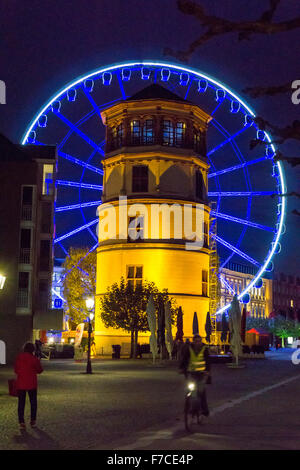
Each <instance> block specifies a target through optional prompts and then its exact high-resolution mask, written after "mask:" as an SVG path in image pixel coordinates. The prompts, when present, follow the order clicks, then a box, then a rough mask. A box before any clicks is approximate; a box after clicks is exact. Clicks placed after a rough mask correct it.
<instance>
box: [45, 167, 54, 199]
mask: <svg viewBox="0 0 300 470" xmlns="http://www.w3.org/2000/svg"><path fill="white" fill-rule="evenodd" d="M53 193H54V185H53V165H48V164H47V165H44V166H43V195H46V196H51V195H52V194H53Z"/></svg>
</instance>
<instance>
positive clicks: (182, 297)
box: [95, 84, 211, 354]
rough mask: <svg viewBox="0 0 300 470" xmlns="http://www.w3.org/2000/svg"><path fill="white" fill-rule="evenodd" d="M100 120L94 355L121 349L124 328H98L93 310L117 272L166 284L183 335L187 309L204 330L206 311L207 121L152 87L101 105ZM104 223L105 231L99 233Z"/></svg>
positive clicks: (188, 326) (187, 331)
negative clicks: (197, 234) (102, 143)
mask: <svg viewBox="0 0 300 470" xmlns="http://www.w3.org/2000/svg"><path fill="white" fill-rule="evenodd" d="M101 117H102V120H103V123H104V124H105V126H106V152H105V157H104V159H103V168H104V176H103V195H102V204H101V205H100V206H99V208H98V214H99V247H98V250H97V286H96V302H95V308H96V311H95V314H96V315H95V342H96V348H97V352H99V353H104V354H107V353H111V345H112V344H120V345H121V346H122V347H123V351H124V348H126V344H128V348H129V344H130V335H129V333H126V332H123V331H121V330H116V329H107V328H105V327H104V325H103V323H102V321H101V318H100V313H99V312H100V298H101V296H102V295H103V294H104V293H105V292H106V290H107V288H108V287H109V286H111V285H112V284H113V283H115V282H117V283H119V282H120V279H121V277H123V278H124V279H125V280H127V281H128V282H130V283H132V284H135V283H140V282H143V281H153V282H155V284H156V285H157V287H158V288H159V289H164V288H166V289H168V291H169V294H170V295H171V296H172V297H174V298H175V299H176V302H177V305H178V306H182V309H183V313H184V316H183V321H184V335H185V336H186V337H188V336H192V323H193V315H194V312H197V314H198V320H199V329H200V334H203V335H204V324H205V319H206V313H207V311H208V310H209V292H208V285H209V282H208V281H209V279H208V277H209V239H208V233H209V211H210V209H209V205H208V201H207V172H208V168H209V165H208V163H207V158H206V130H207V124H208V122H209V120H210V119H211V118H210V116H209V115H208V114H206V113H205V112H204V111H203V110H201V109H200V108H199V107H198V106H196V105H194V104H193V103H191V102H188V101H186V100H183V99H182V98H180V97H179V96H177V95H175V94H174V93H172V92H170V91H169V90H167V89H165V88H163V87H161V86H159V85H156V84H153V85H150V86H148V87H147V88H145V89H144V90H142V91H140V92H139V93H137V94H135V95H134V96H132V97H131V98H129V99H127V100H124V101H120V102H118V103H115V104H114V105H112V106H110V107H109V108H107V109H105V110H103V111H102V112H101ZM162 204H164V206H161V205H162ZM199 207H201V208H202V211H201V214H202V217H203V219H202V222H203V223H202V225H201V227H202V228H201V230H202V233H201V236H202V241H203V243H202V244H201V242H200V248H199V247H198V246H197V247H196V244H195V243H193V241H191V239H190V238H191V236H192V232H193V230H195V228H196V226H197V221H198V218H197V217H198V215H199V213H200V210H199ZM185 210H186V212H184V211H185ZM109 214H110V215H111V217H110V215H109ZM105 218H106V225H105V223H104V220H105ZM113 218H115V220H116V222H113V220H112V219H113ZM108 221H110V224H111V225H110V231H107V234H105V233H104V234H103V230H105V229H103V227H104V226H105V227H106V228H107V227H108V225H109V224H108ZM188 221H189V222H190V224H188ZM127 223H129V228H128V226H127ZM191 223H192V225H191ZM124 224H125V226H124ZM101 227H102V229H103V230H102V229H101ZM124 227H125V228H124ZM112 228H113V230H111V229H112ZM114 231H115V232H114ZM141 336H143V335H140V337H139V338H140V339H139V341H140V342H141V343H143V342H148V341H147V335H144V339H143V338H141Z"/></svg>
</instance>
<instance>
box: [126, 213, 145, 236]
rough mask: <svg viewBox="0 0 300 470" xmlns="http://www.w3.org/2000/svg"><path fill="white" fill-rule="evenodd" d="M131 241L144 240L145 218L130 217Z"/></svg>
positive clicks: (129, 233)
mask: <svg viewBox="0 0 300 470" xmlns="http://www.w3.org/2000/svg"><path fill="white" fill-rule="evenodd" d="M128 238H129V240H132V241H135V240H142V239H143V238H144V217H143V216H138V217H129V220H128Z"/></svg>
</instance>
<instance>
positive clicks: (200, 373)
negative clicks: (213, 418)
mask: <svg viewBox="0 0 300 470" xmlns="http://www.w3.org/2000/svg"><path fill="white" fill-rule="evenodd" d="M179 368H180V370H181V371H182V372H183V373H184V374H185V377H186V378H188V377H190V378H192V379H193V380H194V381H195V382H196V384H197V390H198V391H199V395H200V398H201V408H202V414H203V415H204V416H209V410H208V405H207V399H206V390H205V383H211V382H210V361H209V350H208V347H207V346H206V345H205V344H204V343H203V342H202V338H201V336H200V335H195V336H194V337H193V342H192V343H189V344H187V345H186V346H185V347H184V348H183V351H182V357H181V360H180V364H179Z"/></svg>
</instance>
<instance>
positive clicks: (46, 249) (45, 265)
mask: <svg viewBox="0 0 300 470" xmlns="http://www.w3.org/2000/svg"><path fill="white" fill-rule="evenodd" d="M40 246H41V249H40V271H47V272H48V271H49V270H50V240H41V245H40Z"/></svg>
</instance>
